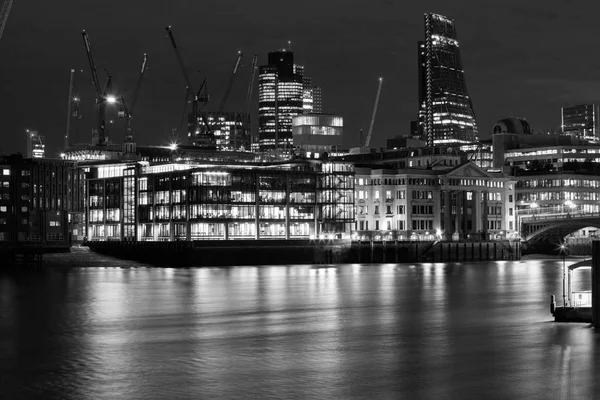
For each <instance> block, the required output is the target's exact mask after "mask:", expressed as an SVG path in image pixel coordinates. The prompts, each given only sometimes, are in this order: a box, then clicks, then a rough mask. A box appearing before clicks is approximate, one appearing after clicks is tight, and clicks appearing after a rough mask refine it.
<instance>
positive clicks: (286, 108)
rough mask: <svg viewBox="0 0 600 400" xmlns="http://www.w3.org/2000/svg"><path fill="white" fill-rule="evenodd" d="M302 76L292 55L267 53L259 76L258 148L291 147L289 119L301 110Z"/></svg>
mask: <svg viewBox="0 0 600 400" xmlns="http://www.w3.org/2000/svg"><path fill="white" fill-rule="evenodd" d="M303 95H304V83H303V77H302V75H301V74H300V73H298V71H297V70H296V67H295V65H294V54H293V53H292V52H291V51H285V50H280V51H276V52H271V53H269V58H268V64H267V65H264V66H261V67H260V68H259V75H258V134H259V148H260V150H272V149H278V148H279V149H281V148H284V149H286V148H289V149H291V147H292V142H293V139H292V118H293V117H295V116H296V115H299V114H302V113H303V106H304V100H303Z"/></svg>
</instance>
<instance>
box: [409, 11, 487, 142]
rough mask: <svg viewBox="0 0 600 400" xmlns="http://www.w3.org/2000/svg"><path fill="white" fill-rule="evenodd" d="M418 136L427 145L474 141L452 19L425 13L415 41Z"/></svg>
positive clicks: (472, 117) (475, 134)
mask: <svg viewBox="0 0 600 400" xmlns="http://www.w3.org/2000/svg"><path fill="white" fill-rule="evenodd" d="M418 60H419V135H420V136H421V138H422V139H424V140H427V145H428V146H433V145H437V144H444V143H469V142H473V141H476V140H478V132H477V123H476V122H475V112H474V111H473V103H472V102H471V98H470V97H469V94H468V93H467V84H466V82H465V72H464V70H463V65H462V61H461V58H460V51H459V48H458V41H457V40H456V28H455V27H454V20H452V19H449V18H447V17H444V16H443V15H439V14H425V41H424V42H419V56H418Z"/></svg>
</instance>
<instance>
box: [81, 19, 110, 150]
mask: <svg viewBox="0 0 600 400" xmlns="http://www.w3.org/2000/svg"><path fill="white" fill-rule="evenodd" d="M81 35H82V36H83V44H84V46H85V52H86V54H87V58H88V62H89V64H90V70H91V72H92V83H93V84H94V90H95V91H96V106H97V108H98V141H97V143H96V145H97V146H106V103H111V104H112V103H115V102H116V99H115V98H114V97H113V96H109V95H108V92H109V91H110V88H111V85H112V77H111V76H110V75H108V74H107V75H108V78H107V79H106V84H105V85H104V90H101V89H100V83H99V81H98V72H97V71H96V64H95V63H94V57H93V55H92V47H91V45H90V39H89V38H88V35H87V33H86V31H85V30H83V31H81Z"/></svg>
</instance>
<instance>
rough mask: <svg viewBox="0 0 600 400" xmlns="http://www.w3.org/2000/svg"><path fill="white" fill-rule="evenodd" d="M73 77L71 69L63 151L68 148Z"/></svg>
mask: <svg viewBox="0 0 600 400" xmlns="http://www.w3.org/2000/svg"><path fill="white" fill-rule="evenodd" d="M73 75H75V70H74V69H71V77H70V79H69V103H68V104H67V132H66V133H65V145H64V149H65V150H67V148H68V147H69V131H70V130H71V117H72V115H71V108H72V105H73Z"/></svg>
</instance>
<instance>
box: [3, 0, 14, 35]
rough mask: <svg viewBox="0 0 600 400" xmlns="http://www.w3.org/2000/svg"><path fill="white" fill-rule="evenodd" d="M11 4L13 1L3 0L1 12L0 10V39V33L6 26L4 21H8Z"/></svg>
mask: <svg viewBox="0 0 600 400" xmlns="http://www.w3.org/2000/svg"><path fill="white" fill-rule="evenodd" d="M12 3H13V0H5V1H4V4H3V5H2V10H0V39H1V38H2V32H4V27H5V26H6V20H7V19H8V13H10V8H11V7H12Z"/></svg>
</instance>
